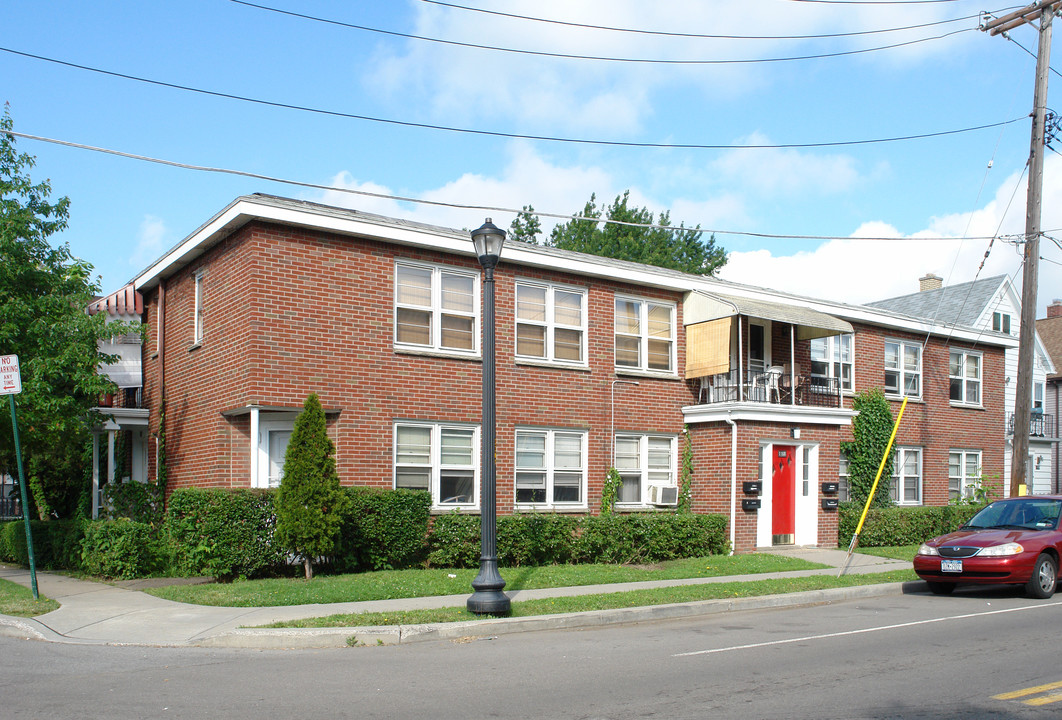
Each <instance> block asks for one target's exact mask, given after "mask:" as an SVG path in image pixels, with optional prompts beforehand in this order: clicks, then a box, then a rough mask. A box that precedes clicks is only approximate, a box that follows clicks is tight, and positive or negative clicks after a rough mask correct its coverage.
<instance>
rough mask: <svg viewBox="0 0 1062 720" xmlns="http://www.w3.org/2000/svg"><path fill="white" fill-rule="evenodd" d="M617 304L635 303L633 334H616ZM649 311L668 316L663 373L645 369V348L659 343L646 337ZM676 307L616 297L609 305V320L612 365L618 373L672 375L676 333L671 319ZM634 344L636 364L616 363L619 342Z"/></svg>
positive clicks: (638, 299) (647, 365) (647, 300)
mask: <svg viewBox="0 0 1062 720" xmlns="http://www.w3.org/2000/svg"><path fill="white" fill-rule="evenodd" d="M620 303H636V304H637V305H638V327H637V328H636V332H629V333H628V332H624V333H621V332H620V331H619V321H618V320H619V307H618V306H619V304H620ZM650 307H660V308H666V309H667V310H668V313H669V321H668V325H669V327H668V332H669V335H668V338H667V340H666V342H667V343H668V366H667V368H666V369H662V368H654V367H650V366H649V346H650V343H652V342H661V341H663V340H662V339H661V338H655V337H650V332H649V311H650ZM677 314H678V313H677V306H676V305H675V303H671V302H666V301H661V300H650V299H648V298H641V297H633V296H629V295H616V297H615V300H614V302H613V304H612V320H613V343H612V348H613V354H614V357H613V361H614V364H615V367H616V370H617V371H618V372H629V371H635V372H645V373H655V374H666V375H674V374H675V365H676V360H675V358H676V345H677V342H676V331H675V318H676V316H677ZM621 338H623V339H627V340H628V341H630V340H636V341H637V343H638V362H637V363H636V364H634V365H621V364H620V362H619V356H620V353H619V351H618V347H617V346H618V344H619V341H620V339H621Z"/></svg>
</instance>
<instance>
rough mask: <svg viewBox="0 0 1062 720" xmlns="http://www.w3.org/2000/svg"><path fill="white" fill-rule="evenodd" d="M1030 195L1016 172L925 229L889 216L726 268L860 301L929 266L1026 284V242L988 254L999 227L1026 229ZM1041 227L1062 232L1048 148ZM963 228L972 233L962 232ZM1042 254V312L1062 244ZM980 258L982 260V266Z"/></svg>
mask: <svg viewBox="0 0 1062 720" xmlns="http://www.w3.org/2000/svg"><path fill="white" fill-rule="evenodd" d="M1015 187H1017V192H1016V193H1015ZM1025 195H1026V186H1025V183H1024V181H1022V180H1021V179H1020V176H1019V175H1018V174H1013V175H1011V176H1009V177H1007V178H1005V179H1003V180H1002V181H1001V182H1000V184H999V185H998V187H997V190H996V194H995V196H994V197H993V198H992V199H991V200H990V201H989V202H987V203H986V204H985V206H984V207H982V208H979V209H977V210H975V211H974V212H971V213H962V214H954V215H947V216H942V217H935V218H930V219H929V220H928V222H927V224H926V228H925V229H924V230H921V231H919V232H916V233H913V234H911V235H908V236H903V235H902V234H901V233H900V232H899V231H897V230H896V228H894V227H892V226H891V225H889V224H888V223H887V222H883V221H868V222H865V223H863V224H862V225H861V226H860V227H859V228H857V229H856V230H855V232H853V233H852V238H850V239H841V240H829V241H826V242H823V243H822V244H820V245H819V246H818V247H816V248H815V249H813V250H810V251H803V252H797V253H794V254H792V255H774V254H772V253H770V252H768V251H766V250H755V251H751V252H734V253H731V255H730V260H729V262H728V263H727V264H726V266H725V267H724V268H723V270H722V272H721V273H720V274H721V277H723V278H725V279H728V280H733V281H736V282H742V283H747V284H750V285H759V286H763V287H769V288H775V289H778V290H784V291H787V292H793V293H797V294H800V295H807V296H810V297H819V298H824V299H829V300H837V301H842V302H855V303H862V302H868V301H871V300H880V299H883V298H887V297H893V296H896V295H905V294H908V293H912V292H916V291H917V290H918V278H919V277H921V276H923V275H925V274H926V273H927V272H933V273H935V274H937V275H940V276H941V277H943V278H944V279H945V283H946V284H953V283H960V282H966V281H969V280H973V279H974V277H975V276H976V277H981V278H984V277H991V276H992V275H998V274H1004V273H1005V274H1009V275H1011V277H1012V278H1013V279H1014V280H1015V283H1016V285H1017V286H1018V287H1019V288H1020V286H1021V279H1022V278H1021V266H1022V259H1021V257H1020V256H1019V254H1018V249H1019V247H1020V246H1016V245H1015V244H1014V243H1013V242H1009V243H1008V242H1006V241H1005V240H1000V239H997V240H996V241H995V242H994V243H992V249H991V253H990V254H989V257H988V259H987V260H984V255H985V252H986V250H988V247H989V241H988V240H987V239H983V238H987V237H991V236H993V235H995V234H996V233H997V231H998V232H999V233H1000V234H1001V235H1003V236H1011V237H1014V236H1020V235H1022V234H1024V230H1025V227H1024V226H1025ZM1012 197H1013V198H1014V200H1013V202H1012V201H1011V198H1012ZM1042 227H1043V229H1044V231H1045V232H1046V233H1047V234H1049V235H1050V234H1051V231H1052V230H1054V231H1056V233H1057V235H1059V236H1062V158H1060V157H1057V156H1049V157H1048V158H1047V160H1046V163H1045V169H1044V192H1043V213H1042ZM964 236H965V237H968V238H971V239H966V240H963V239H961V238H962V237H964ZM865 238H880V239H873V240H869V239H865ZM931 238H932V239H931ZM936 238H954V239H946V240H939V239H936ZM974 238H976V239H974ZM1040 255H1041V256H1042V257H1043V258H1045V260H1041V261H1040V266H1039V270H1040V273H1039V281H1038V284H1037V287H1038V297H1037V308H1038V315H1039V316H1041V317H1042V316H1044V315H1045V314H1046V309H1045V308H1046V306H1047V304H1048V303H1049V302H1050V301H1051V300H1052V299H1053V298H1054V297H1056V296H1059V295H1060V294H1062V266H1060V265H1059V264H1057V263H1062V249H1060V248H1059V246H1058V245H1056V244H1055V243H1054V242H1052V241H1051V240H1050V239H1044V240H1043V241H1042V242H1041V246H1040ZM982 260H984V268H983V269H982V270H981V271H980V273H979V274H978V267H979V266H980V264H981V262H982Z"/></svg>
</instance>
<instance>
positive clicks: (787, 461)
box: [771, 445, 797, 545]
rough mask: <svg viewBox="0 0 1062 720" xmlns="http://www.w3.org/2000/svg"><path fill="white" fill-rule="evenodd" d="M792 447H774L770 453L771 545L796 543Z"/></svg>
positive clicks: (794, 473)
mask: <svg viewBox="0 0 1062 720" xmlns="http://www.w3.org/2000/svg"><path fill="white" fill-rule="evenodd" d="M796 451H797V449H796V447H794V446H793V445H774V446H773V449H772V452H771V544H772V545H792V544H793V543H794V542H795V541H796V464H797V462H796V457H797V452H796Z"/></svg>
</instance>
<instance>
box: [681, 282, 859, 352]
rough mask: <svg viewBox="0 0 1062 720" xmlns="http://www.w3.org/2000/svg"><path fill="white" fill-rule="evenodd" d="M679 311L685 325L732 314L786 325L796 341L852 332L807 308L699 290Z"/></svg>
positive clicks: (833, 319)
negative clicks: (681, 313)
mask: <svg viewBox="0 0 1062 720" xmlns="http://www.w3.org/2000/svg"><path fill="white" fill-rule="evenodd" d="M682 312H683V320H684V322H685V323H686V325H693V324H695V323H701V322H706V321H709V320H719V319H722V318H726V317H733V316H735V315H744V316H745V317H750V318H759V319H762V320H771V321H774V322H782V323H788V324H790V325H793V326H794V327H795V330H796V338H797V340H810V339H812V338H820V337H829V336H830V335H842V334H844V333H850V332H853V330H852V325H851V324H850V323H848V322H846V321H844V320H841V319H840V318H836V317H834V316H832V315H827V314H826V313H823V312H819V311H818V310H812V309H811V308H809V307H805V306H801V305H789V304H785V303H778V302H770V301H767V300H754V299H752V298H743V297H736V296H733V295H720V294H717V293H706V292H700V291H698V292H692V293H690V294H689V295H688V296H687V297H686V302H685V303H684V305H683V311H682Z"/></svg>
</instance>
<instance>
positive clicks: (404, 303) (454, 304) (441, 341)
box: [395, 261, 479, 354]
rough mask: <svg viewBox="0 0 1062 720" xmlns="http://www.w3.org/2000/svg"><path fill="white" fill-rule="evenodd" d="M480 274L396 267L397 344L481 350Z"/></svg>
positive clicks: (419, 266)
mask: <svg viewBox="0 0 1062 720" xmlns="http://www.w3.org/2000/svg"><path fill="white" fill-rule="evenodd" d="M478 318H479V276H478V275H477V274H476V273H473V272H468V271H464V270H458V269H454V268H447V267H440V266H436V265H424V264H419V263H410V262H406V261H400V262H396V263H395V345H396V346H398V347H403V346H405V347H409V348H424V349H430V350H439V351H446V352H455V353H462V354H475V353H476V352H478V350H479V333H478V331H477V327H478V322H477V321H478Z"/></svg>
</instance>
